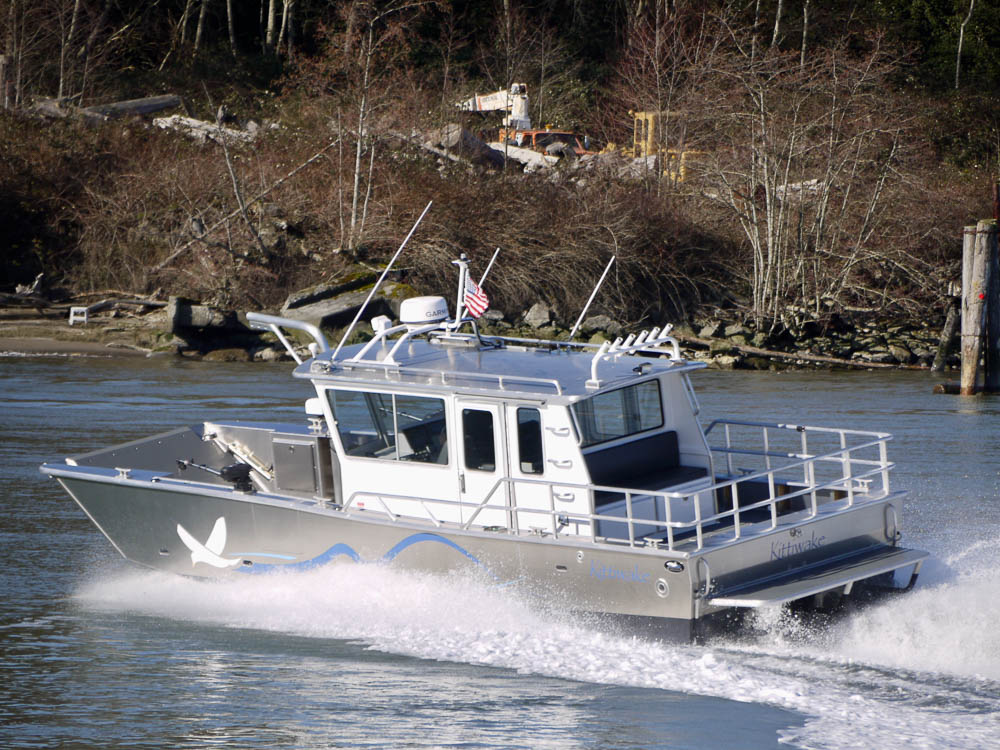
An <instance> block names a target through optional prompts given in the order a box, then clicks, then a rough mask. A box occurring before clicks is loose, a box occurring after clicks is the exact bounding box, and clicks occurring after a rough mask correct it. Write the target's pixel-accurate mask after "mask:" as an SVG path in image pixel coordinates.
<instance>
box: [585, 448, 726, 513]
mask: <svg viewBox="0 0 1000 750" xmlns="http://www.w3.org/2000/svg"><path fill="white" fill-rule="evenodd" d="M583 458H584V461H586V464H587V471H588V472H590V481H591V482H593V483H594V484H598V485H605V486H610V487H624V488H626V489H630V490H662V489H664V488H666V487H672V486H675V485H678V484H684V483H685V482H690V481H692V480H694V479H699V478H701V477H703V476H706V475H707V474H708V472H707V471H706V470H705V469H703V468H700V467H695V466H681V465H680V454H679V451H678V448H677V433H676V432H675V431H673V430H668V431H667V432H657V433H655V434H653V435H649V436H648V437H644V438H640V439H638V440H633V441H632V442H630V443H624V444H623V445H616V446H614V447H611V448H603V449H601V450H596V451H591V452H590V453H585V454H584V456H583ZM623 497H624V495H623V494H622V493H620V492H608V491H598V492H595V493H594V504H595V506H598V507H600V506H601V505H606V504H607V503H611V502H615V501H618V500H621V499H622V498H623Z"/></svg>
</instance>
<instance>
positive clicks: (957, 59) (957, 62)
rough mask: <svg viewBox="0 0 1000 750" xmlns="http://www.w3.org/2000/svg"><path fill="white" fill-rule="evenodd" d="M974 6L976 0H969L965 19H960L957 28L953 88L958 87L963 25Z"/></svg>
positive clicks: (969, 16)
mask: <svg viewBox="0 0 1000 750" xmlns="http://www.w3.org/2000/svg"><path fill="white" fill-rule="evenodd" d="M975 7H976V0H969V12H968V13H967V14H966V16H965V20H964V21H962V25H961V26H960V27H959V28H958V52H957V54H956V55H955V88H956V89H957V88H958V72H959V69H960V68H961V67H962V42H964V41H965V25H966V24H967V23H969V19H970V18H972V11H973V9H974V8H975Z"/></svg>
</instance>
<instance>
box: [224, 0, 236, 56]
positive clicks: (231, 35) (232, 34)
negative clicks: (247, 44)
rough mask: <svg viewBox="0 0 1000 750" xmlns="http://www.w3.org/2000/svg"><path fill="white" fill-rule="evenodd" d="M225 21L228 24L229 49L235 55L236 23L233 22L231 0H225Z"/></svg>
mask: <svg viewBox="0 0 1000 750" xmlns="http://www.w3.org/2000/svg"><path fill="white" fill-rule="evenodd" d="M226 23H227V24H228V25H229V49H230V50H231V51H232V53H233V57H236V24H235V23H234V22H233V0H226Z"/></svg>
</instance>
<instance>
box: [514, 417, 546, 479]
mask: <svg viewBox="0 0 1000 750" xmlns="http://www.w3.org/2000/svg"><path fill="white" fill-rule="evenodd" d="M517 452H518V454H517V458H518V461H519V463H520V466H521V473H523V474H541V473H542V471H543V469H544V466H545V464H544V461H543V459H542V415H541V414H540V413H539V412H538V409H531V408H528V407H521V408H519V409H518V410H517Z"/></svg>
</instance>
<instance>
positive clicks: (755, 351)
mask: <svg viewBox="0 0 1000 750" xmlns="http://www.w3.org/2000/svg"><path fill="white" fill-rule="evenodd" d="M671 335H672V336H673V337H674V338H675V339H677V340H678V341H680V342H681V343H682V344H694V345H696V346H704V347H711V346H712V343H713V341H712V340H711V339H702V338H698V337H697V336H684V335H682V334H676V333H673V334H671ZM717 341H718V340H717ZM727 343H728V342H727ZM731 348H732V349H733V350H734V351H737V352H739V353H740V354H745V355H748V356H751V357H766V358H768V359H786V360H793V361H801V362H814V363H816V364H820V365H835V366H837V367H854V368H859V369H863V370H869V369H876V370H926V369H927V367H925V366H924V365H902V364H899V365H893V364H889V363H887V362H865V361H862V360H857V359H840V358H839V357H827V356H825V355H822V354H801V353H798V352H779V351H775V350H774V349H761V348H759V347H756V346H750V345H748V344H732V345H731Z"/></svg>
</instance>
